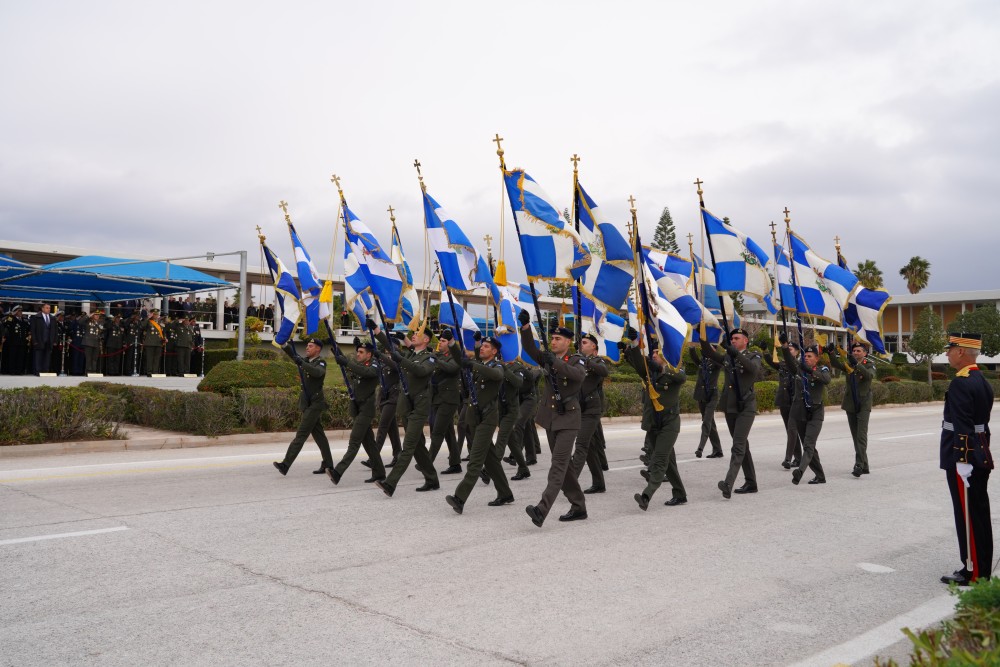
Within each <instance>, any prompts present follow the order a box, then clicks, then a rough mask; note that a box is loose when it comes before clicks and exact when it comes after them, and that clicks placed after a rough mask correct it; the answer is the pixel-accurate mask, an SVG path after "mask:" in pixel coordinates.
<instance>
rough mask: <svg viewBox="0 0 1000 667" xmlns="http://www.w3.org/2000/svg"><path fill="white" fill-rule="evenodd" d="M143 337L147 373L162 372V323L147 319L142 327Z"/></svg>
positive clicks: (143, 353)
mask: <svg viewBox="0 0 1000 667" xmlns="http://www.w3.org/2000/svg"><path fill="white" fill-rule="evenodd" d="M140 338H141V339H142V356H143V357H145V360H146V361H145V363H146V375H152V374H153V373H159V372H160V360H161V358H162V357H163V341H164V337H163V329H162V328H161V327H160V323H159V322H156V321H154V320H152V319H147V320H145V321H144V322H143V323H142V327H141V328H140Z"/></svg>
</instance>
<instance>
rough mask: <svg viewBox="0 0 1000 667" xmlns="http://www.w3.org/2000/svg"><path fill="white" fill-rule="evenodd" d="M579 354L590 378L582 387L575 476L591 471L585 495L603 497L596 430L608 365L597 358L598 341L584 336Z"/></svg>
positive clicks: (601, 408) (602, 481) (599, 421)
mask: <svg viewBox="0 0 1000 667" xmlns="http://www.w3.org/2000/svg"><path fill="white" fill-rule="evenodd" d="M580 352H581V353H582V354H583V357H584V359H585V363H584V368H585V369H586V370H587V375H586V376H585V377H584V378H583V384H582V385H580V413H581V414H580V430H579V431H578V432H577V434H576V448H575V449H574V450H573V474H574V475H575V476H576V477H577V478H579V477H580V473H581V472H583V466H584V464H586V465H587V467H588V468H590V477H591V482H590V487H589V488H586V489H584V491H583V492H584V493H604V491H605V489H606V487H605V485H604V472H603V471H602V470H601V457H600V454H599V451H600V448H601V445H600V443H599V442H598V439H597V429H598V427H599V426H600V425H601V417H602V416H603V415H604V379H605V378H606V377H608V364H607V362H606V361H605V360H604V357H602V356H600V355H599V354H597V337H596V336H595V335H594V334H584V335H583V336H582V337H581V338H580Z"/></svg>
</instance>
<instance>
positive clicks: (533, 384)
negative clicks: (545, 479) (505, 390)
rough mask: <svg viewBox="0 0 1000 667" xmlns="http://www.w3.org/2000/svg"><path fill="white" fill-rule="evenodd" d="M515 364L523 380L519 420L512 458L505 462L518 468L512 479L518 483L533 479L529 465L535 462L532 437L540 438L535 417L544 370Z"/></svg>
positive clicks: (516, 425)
mask: <svg viewBox="0 0 1000 667" xmlns="http://www.w3.org/2000/svg"><path fill="white" fill-rule="evenodd" d="M515 363H517V364H519V365H520V366H521V369H522V371H521V373H522V377H523V379H522V381H521V388H520V389H519V390H518V396H517V401H518V407H517V419H516V420H515V421H514V428H513V429H512V430H511V434H510V441H509V442H508V444H509V445H510V458H508V459H505V460H506V461H507V463H510V464H511V465H516V466H517V472H516V473H514V476H513V477H511V479H512V480H514V481H515V482H518V481H521V480H522V479H527V478H529V477H531V471H530V470H529V469H528V465H529V463H534V462H535V443H534V441H533V440H532V439H531V436H532V434H534V436H535V438H537V437H538V431H537V430H536V429H535V415H536V414H537V413H538V396H537V394H538V379H539V378H540V377H542V370H541V369H540V368H538V367H537V366H528V365H527V364H525V363H522V362H515Z"/></svg>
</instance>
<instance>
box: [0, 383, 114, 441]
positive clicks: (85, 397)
mask: <svg viewBox="0 0 1000 667" xmlns="http://www.w3.org/2000/svg"><path fill="white" fill-rule="evenodd" d="M124 415H125V405H124V404H123V402H122V401H121V400H120V399H119V398H116V397H115V396H113V395H109V394H103V393H101V392H97V391H94V390H92V389H87V388H81V387H61V388H56V387H32V388H30V389H5V390H2V391H0V445H22V444H32V443H39V442H65V441H70V440H101V439H114V438H118V437H120V435H119V427H120V426H121V422H122V421H124V419H123V417H124Z"/></svg>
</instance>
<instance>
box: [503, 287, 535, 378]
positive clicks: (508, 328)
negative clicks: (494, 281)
mask: <svg viewBox="0 0 1000 667" xmlns="http://www.w3.org/2000/svg"><path fill="white" fill-rule="evenodd" d="M521 287H522V286H521V285H513V286H511V285H504V286H501V287H500V304H499V306H498V308H497V313H498V314H499V320H500V323H499V324H498V325H497V328H496V331H495V332H494V333H495V335H496V336H497V337H498V338H499V339H500V345H501V346H503V349H502V354H503V358H504V361H513V360H514V359H520V360H521V361H523V362H524V363H526V364H529V365H532V366H536V365H537V364H536V363H535V360H534V359H532V358H531V357H529V356H528V355H526V354H524V349H523V348H522V347H521V335H520V331H519V329H520V326H521V324H520V323H519V322H518V321H517V316H518V315H519V314H520V313H521V310H522V309H523V308H524V306H522V304H521V302H520V296H521V295H520V294H519V292H520V290H521ZM523 287H524V288H525V289H527V285H524V286H523ZM527 298H528V300H529V302H528V304H527V307H528V308H529V309H533V307H534V306H533V305H532V304H531V301H530V299H531V296H530V294H529V295H528V297H527ZM528 312H529V313H530V312H531V310H529V311H528ZM531 330H532V333H533V334H534V337H535V340H537V339H538V335H537V331H536V330H535V327H534V323H532V328H531Z"/></svg>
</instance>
